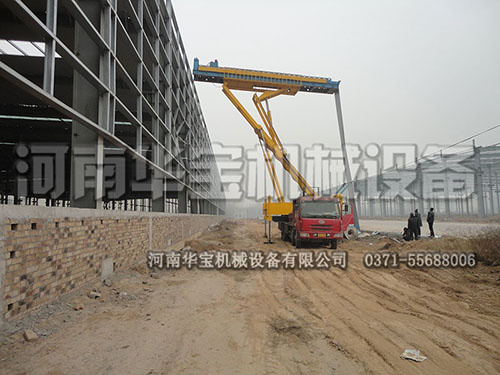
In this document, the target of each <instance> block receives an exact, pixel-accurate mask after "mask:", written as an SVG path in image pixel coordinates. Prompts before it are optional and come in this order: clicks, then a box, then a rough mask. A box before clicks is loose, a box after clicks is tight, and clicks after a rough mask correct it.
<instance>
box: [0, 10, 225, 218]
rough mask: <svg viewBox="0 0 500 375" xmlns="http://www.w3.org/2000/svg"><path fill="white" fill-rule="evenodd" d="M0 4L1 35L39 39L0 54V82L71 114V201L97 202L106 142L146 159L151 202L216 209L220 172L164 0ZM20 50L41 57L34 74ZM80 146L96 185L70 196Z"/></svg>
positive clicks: (156, 206)
mask: <svg viewBox="0 0 500 375" xmlns="http://www.w3.org/2000/svg"><path fill="white" fill-rule="evenodd" d="M0 7H1V8H2V9H0V10H1V12H2V13H3V14H4V15H6V16H4V17H7V18H8V20H7V21H8V22H9V25H7V24H6V23H4V22H3V23H4V27H2V28H0V38H4V39H13V38H16V39H21V40H26V41H30V42H43V43H44V45H45V49H44V53H43V55H44V56H43V57H37V58H35V57H30V56H20V57H17V58H13V57H5V56H2V55H0V77H2V78H3V80H0V84H2V82H3V84H2V85H4V84H5V83H6V82H7V81H8V82H10V84H11V85H13V86H15V87H16V88H18V89H20V92H21V93H22V94H23V95H24V94H25V95H26V96H29V97H31V98H35V99H36V100H37V101H38V102H40V103H43V104H44V105H47V106H48V107H50V108H51V110H53V111H57V113H58V114H59V115H60V117H65V118H66V119H69V120H71V133H72V135H71V149H72V159H71V160H72V164H71V167H72V168H71V194H70V201H71V205H72V206H74V207H89V208H100V207H102V205H103V200H102V199H103V197H105V194H104V192H103V180H104V175H103V165H104V163H105V161H104V158H105V156H104V154H105V151H104V150H105V148H116V149H121V150H125V151H126V153H127V154H128V155H129V157H130V158H131V159H134V160H136V161H138V162H140V163H143V164H145V165H147V167H148V170H149V171H150V173H151V174H152V178H151V189H150V190H151V191H150V196H149V199H150V201H151V204H150V208H151V209H152V210H153V211H159V212H162V211H166V210H167V208H166V207H167V206H170V205H169V204H167V203H168V202H171V200H172V199H176V200H177V203H178V212H192V213H211V214H217V213H223V211H224V205H225V200H224V196H223V193H222V188H221V180H220V175H219V172H218V169H217V166H216V163H215V158H214V156H213V150H212V146H211V142H210V138H209V135H208V130H207V126H206V123H205V121H204V118H203V114H202V111H201V107H200V102H199V98H198V95H197V92H196V88H195V85H194V83H193V78H192V75H191V71H190V67H189V63H188V60H187V57H186V53H185V50H184V46H183V43H182V39H181V37H180V33H179V27H178V25H177V21H176V18H175V14H174V12H173V8H172V3H171V1H170V0H166V1H163V0H99V1H87V0H79V1H77V0H45V1H28V0H25V1H21V0H6V1H4V2H2V4H1V5H0ZM14 30H22V31H14ZM56 56H60V58H56ZM19 59H31V60H32V61H33V59H43V71H41V72H39V73H37V74H33V72H31V70H30V69H31V68H28V67H27V68H24V69H23V64H18V63H17V61H20V60H19ZM37 64H39V63H37ZM34 65H36V64H34ZM18 66H21V68H18ZM59 71H61V72H68V71H69V72H70V73H69V74H66V76H64V77H63V75H64V74H63V73H59ZM4 87H5V86H4ZM2 115H9V113H5V112H4V113H2ZM118 124H122V125H118ZM123 124H126V126H128V127H127V128H126V126H125V125H123ZM131 127H133V129H135V130H134V131H131V130H130V129H131ZM124 129H126V130H124ZM79 148H84V149H89V148H90V149H92V150H93V156H94V161H95V165H96V166H97V167H96V187H95V190H94V191H89V192H87V193H86V194H85V196H84V197H79V198H76V196H75V194H74V190H75V184H76V183H75V173H77V172H75V170H74V167H75V164H74V154H75V150H78V149H79ZM129 197H132V198H133V194H132V195H129Z"/></svg>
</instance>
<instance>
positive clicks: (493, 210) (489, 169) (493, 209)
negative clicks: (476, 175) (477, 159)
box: [488, 164, 495, 215]
mask: <svg viewBox="0 0 500 375" xmlns="http://www.w3.org/2000/svg"><path fill="white" fill-rule="evenodd" d="M488 178H489V181H488V182H489V188H490V209H491V215H495V200H494V199H493V176H492V174H491V164H488Z"/></svg>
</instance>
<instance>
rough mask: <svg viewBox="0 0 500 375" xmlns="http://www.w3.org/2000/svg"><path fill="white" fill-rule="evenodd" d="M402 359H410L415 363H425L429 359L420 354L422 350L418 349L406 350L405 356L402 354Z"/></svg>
mask: <svg viewBox="0 0 500 375" xmlns="http://www.w3.org/2000/svg"><path fill="white" fill-rule="evenodd" d="M401 358H402V359H409V360H411V361H415V362H423V361H425V360H426V359H427V357H426V356H423V355H421V354H420V350H417V349H406V350H405V351H404V352H403V354H401Z"/></svg>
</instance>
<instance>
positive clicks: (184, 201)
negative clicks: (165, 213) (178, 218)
mask: <svg viewBox="0 0 500 375" xmlns="http://www.w3.org/2000/svg"><path fill="white" fill-rule="evenodd" d="M177 194H178V210H179V213H181V214H185V213H187V212H188V200H189V193H188V191H187V190H186V188H185V187H183V188H182V189H180V190H179V191H178V193H177Z"/></svg>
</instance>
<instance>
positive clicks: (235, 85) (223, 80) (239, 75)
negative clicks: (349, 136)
mask: <svg viewBox="0 0 500 375" xmlns="http://www.w3.org/2000/svg"><path fill="white" fill-rule="evenodd" d="M193 76H194V80H195V81H199V82H212V83H219V84H222V92H223V93H224V94H225V95H226V96H227V98H228V99H229V101H230V102H231V103H232V104H233V105H234V107H235V108H236V109H237V110H238V111H239V112H240V113H241V115H242V116H243V117H244V118H245V120H246V121H247V122H248V123H249V124H250V126H251V127H252V128H253V130H254V132H255V134H256V135H257V137H258V138H259V141H260V144H261V147H262V152H263V155H264V161H265V163H266V167H267V170H268V172H269V176H270V178H271V182H272V184H273V189H274V192H275V194H276V200H277V202H271V197H270V196H269V197H268V198H267V200H266V201H265V202H264V204H263V207H262V208H263V213H264V218H265V219H266V220H267V221H269V222H271V221H272V220H273V216H276V217H277V216H284V215H285V216H286V215H289V214H290V213H291V212H292V210H293V205H292V202H285V198H284V196H283V190H282V188H281V185H280V183H279V179H278V176H277V174H276V170H275V168H274V164H273V161H272V156H274V157H275V158H276V160H278V161H279V162H280V163H281V164H282V165H283V168H284V169H285V170H286V171H287V172H288V173H289V174H290V176H291V177H292V179H293V180H294V181H295V182H296V183H297V184H298V185H299V186H300V189H301V190H302V192H303V194H304V195H307V196H313V197H314V196H318V195H320V194H319V192H316V191H315V190H314V189H313V187H311V185H309V183H308V182H307V181H306V179H305V178H304V177H303V176H302V174H301V173H300V172H299V171H298V170H297V168H296V167H295V166H294V165H293V164H292V163H291V161H290V160H289V158H288V155H287V152H286V150H285V148H284V147H283V144H282V143H281V140H280V138H279V137H278V134H277V133H276V130H275V129H274V127H273V120H272V116H271V111H270V109H269V103H268V101H269V99H272V98H275V97H277V96H280V95H292V96H293V95H296V94H297V93H298V92H307V93H317V94H330V95H331V94H333V95H334V96H335V105H336V109H337V120H338V125H339V132H340V142H341V147H342V154H343V159H344V167H345V173H346V178H347V186H348V189H349V193H350V199H349V200H350V203H351V207H352V208H353V213H354V224H355V226H356V228H358V229H359V223H358V217H357V211H356V209H355V199H354V197H355V193H354V187H353V184H352V178H351V172H350V169H349V162H348V158H347V150H346V142H345V135H344V124H343V119H342V109H341V105H340V92H339V85H340V81H334V80H332V79H331V78H325V77H313V76H306V75H300V74H290V73H276V72H269V71H261V70H252V69H241V68H232V67H220V66H219V63H218V61H217V60H215V61H212V62H210V63H209V64H208V65H200V62H199V60H198V59H197V58H195V59H194V66H193ZM232 90H237V91H250V92H254V95H253V96H252V101H253V103H254V105H255V107H256V109H257V112H258V113H259V116H260V118H261V120H262V123H263V125H264V126H262V125H260V124H259V123H258V122H257V121H256V120H255V119H254V118H253V116H252V115H251V114H250V113H249V112H248V110H247V109H246V108H245V107H244V106H243V104H242V103H241V102H240V101H239V100H238V98H237V97H236V96H235V95H234V93H233V91H232ZM257 93H259V95H258V94H257ZM271 154H272V155H271ZM338 198H339V199H340V200H341V201H342V196H341V194H338ZM269 225H270V224H269ZM269 228H270V226H269Z"/></svg>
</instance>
